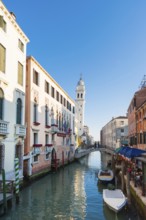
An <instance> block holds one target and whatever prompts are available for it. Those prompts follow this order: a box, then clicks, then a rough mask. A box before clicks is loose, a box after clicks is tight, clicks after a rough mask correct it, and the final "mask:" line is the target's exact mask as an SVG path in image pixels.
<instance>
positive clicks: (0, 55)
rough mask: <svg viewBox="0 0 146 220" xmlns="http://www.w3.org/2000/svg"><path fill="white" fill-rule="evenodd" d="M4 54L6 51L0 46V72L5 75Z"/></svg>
mask: <svg viewBox="0 0 146 220" xmlns="http://www.w3.org/2000/svg"><path fill="white" fill-rule="evenodd" d="M5 53H6V49H5V48H4V47H3V46H2V45H1V44H0V71H2V72H3V73H5Z"/></svg>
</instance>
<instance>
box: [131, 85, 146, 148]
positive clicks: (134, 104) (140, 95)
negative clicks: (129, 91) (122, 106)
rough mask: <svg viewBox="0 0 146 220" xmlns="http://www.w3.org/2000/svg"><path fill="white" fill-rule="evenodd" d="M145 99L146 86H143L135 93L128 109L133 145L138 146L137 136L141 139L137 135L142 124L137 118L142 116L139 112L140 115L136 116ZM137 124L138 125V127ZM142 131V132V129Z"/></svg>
mask: <svg viewBox="0 0 146 220" xmlns="http://www.w3.org/2000/svg"><path fill="white" fill-rule="evenodd" d="M145 100H146V87H142V88H141V89H140V90H138V91H137V92H136V93H135V94H134V96H133V98H132V100H131V102H130V105H129V107H128V111H127V112H128V113H127V116H128V137H129V142H130V145H132V146H133V147H137V138H138V139H139V135H138V136H137V129H138V132H140V130H141V126H140V124H139V122H138V121H137V119H138V118H139V117H140V118H141V116H139V114H138V116H137V118H136V114H137V113H136V111H137V110H138V109H139V107H140V106H141V105H142V104H143V103H144V102H145ZM140 112H141V111H140ZM141 114H143V113H141ZM138 120H139V119H138ZM137 123H138V124H137ZM137 125H138V127H137ZM140 133H142V130H141V132H140ZM140 136H141V135H140Z"/></svg>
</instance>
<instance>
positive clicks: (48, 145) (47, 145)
mask: <svg viewBox="0 0 146 220" xmlns="http://www.w3.org/2000/svg"><path fill="white" fill-rule="evenodd" d="M45 146H46V147H52V146H53V144H46V145H45Z"/></svg>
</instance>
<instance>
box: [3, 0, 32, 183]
mask: <svg viewBox="0 0 146 220" xmlns="http://www.w3.org/2000/svg"><path fill="white" fill-rule="evenodd" d="M28 41H29V40H28V38H27V36H26V35H25V34H24V32H23V31H22V30H21V28H20V27H19V25H18V24H17V22H16V18H15V15H14V14H13V13H10V12H9V11H8V10H7V9H6V7H5V6H4V4H3V3H2V2H1V1H0V177H1V172H2V169H4V170H5V173H6V179H8V180H11V179H14V167H15V166H14V160H15V158H16V157H17V158H19V168H20V178H22V175H23V172H22V170H23V150H24V138H25V135H26V127H25V118H24V116H25V74H26V47H27V43H28Z"/></svg>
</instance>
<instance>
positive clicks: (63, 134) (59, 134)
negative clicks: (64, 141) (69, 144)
mask: <svg viewBox="0 0 146 220" xmlns="http://www.w3.org/2000/svg"><path fill="white" fill-rule="evenodd" d="M57 136H58V137H66V134H65V133H64V132H58V133H57Z"/></svg>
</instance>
